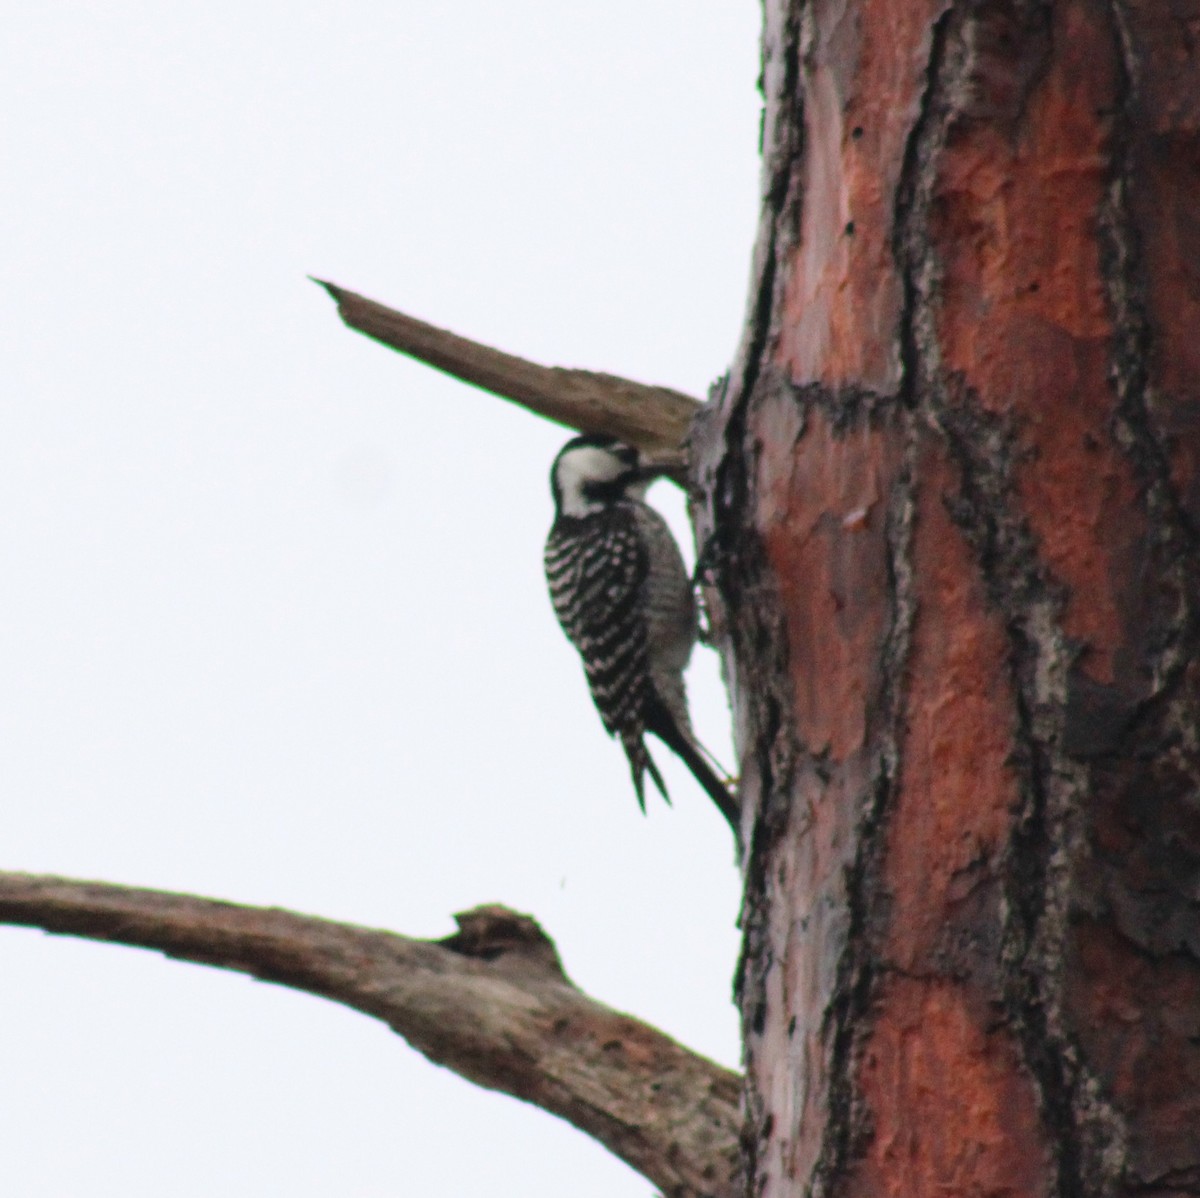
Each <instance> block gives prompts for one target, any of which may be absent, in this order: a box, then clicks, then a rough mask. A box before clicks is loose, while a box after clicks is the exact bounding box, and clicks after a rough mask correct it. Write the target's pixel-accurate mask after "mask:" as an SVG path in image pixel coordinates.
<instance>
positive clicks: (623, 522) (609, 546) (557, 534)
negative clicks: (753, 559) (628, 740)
mask: <svg viewBox="0 0 1200 1198" xmlns="http://www.w3.org/2000/svg"><path fill="white" fill-rule="evenodd" d="M545 564H546V581H547V583H548V584H549V586H550V601H551V603H552V604H553V605H554V612H555V615H557V616H558V622H559V623H560V624H561V625H562V628H563V631H564V632H565V633H566V634H567V636H568V637H569V638H570V641H571V643H572V644H573V645H574V646H575V648H576V649H578V650H579V654H580V656H581V657H582V658H583V667H584V670H585V672H586V673H587V680H588V685H589V686H590V688H591V691H592V698H593V699H594V700H595V702H596V707H597V709H598V710H599V712H600V718H601V719H602V720H603V721H604V726H605V728H607V729H608V731H609V732H610V733H612V734H614V735H622V734H623V733H626V732H628V731H629V730H630V729H631V728H633V727H635V726H636V727H637V728H638V729H639V731H640V727H641V722H642V711H643V709H644V706H645V701H646V698H647V693H646V692H647V680H648V678H649V669H648V661H647V655H648V650H647V638H646V617H645V612H644V610H643V604H642V602H641V595H642V586H643V583H644V582H645V579H646V571H647V569H648V562H647V559H646V551H645V547H644V545H643V544H642V539H641V537H640V536H639V534H638V527H637V523H636V520H635V519H634V516H633V513H632V512H631V511H629V510H628V509H627V508H625V507H623V506H616V505H614V506H612V507H608V508H605V509H604V510H602V511H599V512H596V513H593V514H591V515H588V516H584V517H581V518H578V519H572V518H569V517H563V518H560V519H559V520H557V521H555V524H554V527H553V528H552V529H551V530H550V537H549V540H547V542H546V555H545ZM622 739H624V737H623V736H622Z"/></svg>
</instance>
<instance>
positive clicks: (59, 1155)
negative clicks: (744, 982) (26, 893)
mask: <svg viewBox="0 0 1200 1198" xmlns="http://www.w3.org/2000/svg"><path fill="white" fill-rule="evenodd" d="M0 12H2V13H3V17H4V30H5V31H4V37H3V39H0V111H3V112H4V114H5V118H4V121H3V123H2V124H0V227H2V228H3V229H4V237H3V240H2V241H0V263H2V277H3V280H4V286H3V289H2V291H0V378H2V379H3V394H2V395H0V403H2V405H3V413H4V419H3V436H2V437H0V506H2V508H3V510H4V512H5V518H4V520H3V521H2V522H0V560H2V561H3V565H4V577H5V580H6V582H5V586H4V588H3V590H2V592H0V660H2V661H3V663H4V665H3V673H2V677H3V682H0V784H2V793H3V796H4V798H3V806H2V807H0V867H3V868H7V869H22V870H30V871H37V872H54V873H61V874H67V875H74V876H80V877H86V878H101V879H106V880H111V881H118V882H124V883H129V884H134V885H147V886H158V887H163V888H167V889H172V890H184V891H191V892H195V893H200V894H207V895H212V896H216V897H221V898H227V899H231V900H235V901H242V902H248V903H259V904H273V905H281V906H287V907H290V908H293V909H296V910H300V911H306V912H312V913H315V914H320V915H324V916H327V917H330V918H335V919H345V920H349V921H352V922H356V923H363V924H368V925H373V926H382V927H389V928H394V929H396V930H397V931H401V932H404V933H408V934H413V935H429V936H433V935H444V934H447V933H448V932H450V931H451V930H452V925H451V920H450V916H451V914H452V912H454V911H459V910H462V909H464V908H466V907H470V906H473V905H474V904H476V903H479V902H485V901H500V902H505V903H508V904H509V905H511V906H514V907H517V908H518V909H521V910H525V911H529V912H531V913H533V914H534V915H536V916H537V917H538V918H539V919H540V920H541V921H542V923H543V925H544V926H545V927H546V928H547V930H548V931H549V932H550V933H551V935H553V936H554V937H555V938H556V940H557V942H558V945H559V948H560V950H561V952H562V954H563V957H564V960H565V963H566V966H567V968H568V970H569V972H570V973H571V975H572V976H573V977H574V978H575V979H576V980H577V981H578V982H579V983H580V984H581V985H582V986H583V987H584V988H585V989H587V990H588V991H589V992H590V993H592V994H594V995H595V996H596V997H598V998H600V999H602V1000H604V1001H606V1002H609V1003H611V1004H613V1005H615V1006H617V1007H620V1008H623V1009H625V1010H628V1011H630V1012H631V1013H633V1014H636V1015H638V1016H640V1017H642V1018H645V1019H648V1020H650V1021H651V1022H653V1023H656V1024H657V1025H659V1026H661V1027H663V1028H664V1029H666V1030H668V1031H670V1032H671V1033H672V1034H674V1035H676V1036H678V1037H679V1038H680V1039H681V1040H683V1041H684V1042H685V1043H687V1044H689V1045H691V1046H693V1047H695V1048H697V1049H699V1050H701V1051H704V1052H707V1053H708V1054H710V1055H712V1056H714V1057H716V1058H717V1059H719V1060H722V1061H724V1062H726V1063H728V1064H736V1062H737V1055H738V1038H737V1020H736V1015H735V1012H734V1009H733V1006H732V1004H731V1000H730V989H731V980H732V976H733V969H734V963H735V958H736V953H737V946H738V939H737V932H736V929H735V926H734V925H735V919H736V914H737V904H738V880H737V876H736V873H735V871H734V868H733V863H732V847H731V843H730V839H729V835H728V832H727V831H726V829H725V827H724V824H723V821H722V820H721V819H720V817H719V816H718V815H717V814H716V812H715V811H714V810H713V809H712V807H711V805H710V804H709V801H708V800H707V798H705V796H704V795H703V794H702V792H701V791H700V790H699V788H698V787H696V786H695V785H694V783H692V782H691V780H690V778H689V777H688V776H687V774H686V772H685V771H684V770H683V769H682V767H677V766H676V765H675V763H674V762H673V761H667V760H666V758H667V757H668V756H669V755H667V754H666V753H665V751H663V752H662V753H660V754H659V757H660V760H663V761H664V764H665V772H666V774H667V778H668V783H669V784H670V786H671V788H672V793H673V795H674V797H675V806H674V809H673V810H670V809H667V808H666V807H664V806H663V805H662V804H661V803H660V802H658V801H657V800H653V801H652V803H651V807H650V815H649V818H646V819H643V818H642V817H641V815H640V814H639V813H638V811H637V806H636V803H635V800H634V796H633V791H632V787H631V785H630V782H629V778H628V772H627V768H626V764H625V760H624V756H623V754H622V753H621V751H620V749H619V748H618V747H617V746H616V744H615V743H614V742H612V741H609V740H608V739H607V738H606V737H605V736H604V735H603V733H602V730H601V728H600V724H599V721H598V718H597V716H596V714H595V712H594V709H593V708H592V706H591V702H590V700H589V699H588V696H587V693H586V689H585V686H584V682H583V677H582V672H581V670H580V667H579V664H578V660H577V659H576V658H575V657H574V655H573V652H572V651H571V650H570V649H569V647H568V646H567V645H566V642H565V641H564V640H563V638H562V635H561V633H560V632H559V630H558V628H557V626H556V625H555V623H554V619H553V616H552V615H551V612H550V607H549V603H548V600H547V598H546V595H545V589H544V583H543V580H542V575H541V547H542V542H543V539H544V537H545V533H546V530H547V528H548V525H549V521H550V517H551V503H550V498H549V492H548V487H547V481H546V474H547V470H548V467H549V463H550V460H551V458H552V457H553V455H554V453H555V451H556V450H557V448H558V446H559V444H560V443H561V442H562V441H563V440H565V438H566V436H567V435H568V434H567V433H566V432H565V431H563V430H560V429H558V428H557V427H556V426H553V425H550V424H548V423H545V422H542V421H539V420H536V419H535V418H533V417H531V416H529V415H528V414H526V413H524V412H522V411H520V410H518V409H516V408H514V407H511V406H509V405H507V404H505V403H503V402H501V401H499V400H497V399H495V398H492V397H489V396H485V395H483V394H482V393H480V392H477V391H473V390H471V389H469V388H466V387H463V386H462V385H461V384H458V383H454V382H451V381H449V380H447V379H444V378H443V377H441V376H440V375H437V374H435V373H434V372H432V371H429V370H427V369H425V368H423V367H420V366H417V365H415V364H412V363H410V362H408V361H407V360H406V359H403V358H401V357H399V356H398V355H395V354H392V353H389V352H388V351H386V350H384V349H382V348H381V347H379V346H376V345H374V344H373V343H371V342H368V341H366V340H365V339H363V338H360V337H357V336H355V335H354V334H351V333H350V332H348V331H346V330H345V329H344V328H343V327H342V325H341V324H340V322H339V321H338V320H337V318H336V316H335V314H334V309H333V305H332V304H331V302H330V301H329V300H328V299H327V298H326V297H325V295H324V293H323V292H321V291H320V290H318V289H317V288H316V287H314V286H313V285H312V284H311V283H309V282H308V281H306V279H305V275H306V274H314V275H318V276H321V277H325V278H329V279H332V280H334V281H335V282H338V283H340V284H342V285H343V286H346V287H348V288H351V289H353V290H356V291H360V292H362V293H364V294H366V295H369V296H371V297H373V298H376V299H379V300H381V301H383V302H385V303H389V304H392V305H394V306H396V307H399V308H402V309H404V310H406V311H409V312H411V313H413V314H414V315H417V316H420V317H422V318H424V319H427V320H431V321H434V322H435V323H441V324H444V325H446V326H448V327H451V328H453V329H455V330H456V331H458V332H461V333H463V334H466V335H468V336H472V337H476V338H478V339H480V340H483V341H486V342H489V343H491V344H495V345H497V346H500V347H502V348H504V349H507V350H510V351H512V352H515V353H519V354H523V355H526V356H528V357H531V358H534V359H536V360H540V361H544V362H547V363H554V364H561V365H569V366H583V367H590V368H593V369H599V370H606V371H611V372H613V373H617V374H624V375H627V376H629V377H631V378H635V379H640V380H643V381H647V382H659V383H664V384H668V385H671V386H675V387H678V388H680V389H682V390H686V391H689V392H691V393H693V394H697V395H700V394H703V392H704V389H705V387H706V386H707V384H708V382H709V381H710V380H711V379H712V378H714V377H715V376H716V375H718V374H719V373H720V372H721V371H722V370H723V369H724V367H725V365H726V364H727V362H728V360H729V359H730V357H731V356H732V354H733V351H734V347H735V344H736V341H737V337H738V332H739V328H740V324H741V319H742V313H743V308H744V302H745V288H746V280H747V275H748V267H749V256H750V246H751V239H752V235H753V228H754V222H755V219H756V209H757V201H756V195H757V171H758V163H757V155H756V145H757V134H758V113H759V100H758V96H757V93H756V91H755V79H756V76H757V70H758V64H757V52H758V23H759V12H758V7H757V5H755V4H753V3H751V0H741V2H740V3H737V4H733V3H715V2H709V3H703V4H696V3H685V2H684V0H603V2H602V3H600V2H593V3H583V4H574V5H563V4H561V3H552V2H551V0H510V2H509V3H507V4H498V3H485V2H483V0H464V2H461V3H456V4H437V3H412V2H409V3H395V2H393V3H387V4H384V3H365V2H364V3H358V4H353V5H346V4H334V3H318V2H314V0H304V2H303V3H288V4H285V3H282V2H279V0H275V2H268V0H256V2H254V3H249V4H247V3H245V2H241V3H230V2H228V0H208V2H207V3H205V4H198V3H194V2H193V3H187V4H183V5H169V4H163V3H159V4H149V3H120V2H116V0H110V2H108V3H104V4H85V3H82V2H76V3H56V2H54V0H39V2H38V3H36V4H17V3H15V2H10V3H8V4H4V5H0ZM653 498H655V499H656V500H657V501H659V502H660V505H661V506H663V507H664V509H666V510H668V512H670V513H673V519H674V522H675V524H676V528H677V530H678V531H679V532H680V533H681V535H682V536H686V535H687V530H686V525H685V524H684V522H683V520H682V501H681V500H680V498H679V497H678V495H677V494H674V493H672V492H671V490H670V488H669V487H667V486H665V485H660V486H659V487H658V488H657V489H656V491H655V492H654V496H653ZM690 548H691V547H690V543H689V544H688V545H687V549H688V551H689V552H690ZM698 658H699V660H698V661H697V662H696V664H695V666H694V668H693V670H692V674H691V686H692V697H693V707H694V709H695V717H696V722H697V724H698V727H699V729H700V731H701V735H702V737H703V738H704V739H705V740H706V741H707V742H709V743H710V746H711V747H712V748H713V749H714V750H715V751H716V752H717V753H718V756H720V757H721V758H722V759H724V760H729V758H730V751H729V745H728V731H727V726H728V717H727V712H726V708H725V698H724V694H723V692H722V690H721V687H720V684H719V680H718V673H717V667H716V662H715V659H714V658H713V656H712V655H711V654H710V653H707V652H703V651H702V652H701V653H700V654H698ZM0 963H2V964H0V977H2V978H3V979H4V980H3V983H2V985H0V1172H2V1174H3V1178H4V1180H3V1186H4V1191H5V1193H6V1194H11V1195H13V1196H14V1198H99V1196H108V1195H113V1196H116V1195H120V1196H121V1198H151V1196H153V1198H163V1196H164V1195H168V1196H170V1198H191V1196H193V1195H194V1196H197V1198H199V1196H200V1195H204V1196H205V1198H208V1196H211V1195H213V1194H222V1195H230V1196H233V1198H241V1196H242V1195H255V1196H260V1195H273V1194H287V1195H289V1196H294V1198H308V1196H310V1195H311V1196H314V1198H315V1196H317V1195H321V1196H323V1198H324V1196H328V1195H333V1194H336V1195H339V1198H384V1196H389V1198H390V1196H392V1195H401V1194H408V1193H421V1194H429V1195H463V1194H488V1195H508V1194H511V1195H518V1194H520V1195H522V1196H523V1198H528V1196H531V1195H532V1196H537V1195H542V1194H545V1195H551V1194H553V1195H561V1194H563V1193H565V1192H569V1193H571V1194H572V1195H573V1196H574V1198H592V1196H593V1195H594V1196H596V1198H599V1196H601V1195H603V1196H604V1198H622V1196H629V1198H633V1196H643V1195H646V1194H647V1193H649V1191H650V1187H649V1185H648V1183H646V1182H644V1181H642V1180H641V1179H640V1178H638V1177H637V1176H636V1175H634V1174H633V1173H632V1172H630V1171H629V1170H627V1169H626V1168H625V1167H624V1166H623V1165H621V1164H620V1163H619V1162H617V1161H615V1160H613V1159H612V1158H611V1157H609V1156H608V1155H607V1154H606V1153H605V1152H604V1150H603V1149H601V1148H599V1147H598V1146H596V1145H594V1144H593V1143H592V1142H591V1141H589V1140H588V1139H586V1138H585V1137H584V1136H582V1135H581V1134H580V1133H578V1132H576V1131H574V1130H573V1129H571V1128H569V1127H567V1126H566V1125H565V1124H560V1123H558V1122H557V1121H555V1120H553V1119H551V1118H550V1117H549V1116H547V1115H544V1114H542V1113H541V1112H538V1111H535V1110H534V1109H533V1108H531V1107H526V1106H523V1105H521V1104H519V1103H517V1102H514V1101H513V1100H511V1099H507V1098H504V1097H501V1096H499V1095H495V1094H491V1093H487V1092H484V1091H481V1090H477V1089H475V1088H473V1087H471V1086H470V1085H468V1084H467V1083H466V1082H463V1081H460V1080H459V1079H458V1078H456V1077H454V1076H453V1075H451V1074H449V1073H447V1072H445V1071H443V1070H439V1069H436V1068H434V1067H433V1066H431V1065H429V1064H428V1063H427V1062H426V1061H424V1060H423V1059H422V1058H421V1057H419V1056H417V1055H416V1054H415V1053H414V1052H413V1051H412V1050H411V1049H409V1048H408V1047H407V1046H406V1045H405V1044H404V1043H403V1042H402V1041H400V1040H399V1039H398V1038H397V1037H395V1036H394V1035H392V1034H391V1033H390V1032H388V1031H387V1030H386V1029H385V1028H384V1027H383V1026H382V1025H381V1024H377V1023H375V1022H373V1021H371V1020H369V1019H367V1018H366V1017H364V1016H361V1015H357V1014H354V1013H352V1012H349V1011H346V1010H344V1009H342V1008H340V1007H337V1006H334V1005H332V1004H330V1003H327V1002H322V1001H320V1000H318V999H314V998H309V997H306V996H303V995H299V994H296V993H292V992H289V991H285V990H281V989H276V988H269V987H265V986H261V985H258V984H256V983H253V982H251V981H249V980H247V979H245V978H242V977H238V976H235V975H232V974H223V973H220V972H218V971H215V970H207V969H202V968H198V967H195V966H188V965H182V964H178V963H174V962H168V961H165V960H163V959H162V958H159V957H157V956H153V955H151V954H148V953H144V952H137V951H134V950H129V949H121V948H114V947H108V946H102V945H95V944H89V943H84V942H75V941H70V940H64V939H57V938H50V937H46V936H43V935H41V934H40V933H36V932H30V931H22V930H12V929H3V930H0ZM568 1187H569V1188H568Z"/></svg>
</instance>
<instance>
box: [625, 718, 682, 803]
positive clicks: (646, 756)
mask: <svg viewBox="0 0 1200 1198" xmlns="http://www.w3.org/2000/svg"><path fill="white" fill-rule="evenodd" d="M621 744H622V745H623V746H624V748H625V756H626V757H628V758H629V772H630V773H631V774H632V775H633V788H634V790H636V791H637V801H638V806H639V807H640V808H641V809H642V814H643V815H645V814H646V774H647V773H648V774H649V775H650V777H651V778H652V779H653V780H654V785H655V786H656V787H658V793H659V794H660V795H662V797H663V798H664V799H666V801H667V806H668V807H669V806H670V805H671V796H670V795H669V794H667V787H666V783H664V782H663V780H662V774H660V773H659V772H658V766H656V765H655V764H654V758H653V757H651V756H650V750H649V749H647V748H646V742H645V741H644V740H643V739H642V737H641V735H640V734H639V735H638V736H636V737H633V736H630V737H628V738H626V737H624V736H623V737H621Z"/></svg>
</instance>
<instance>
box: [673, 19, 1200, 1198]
mask: <svg viewBox="0 0 1200 1198" xmlns="http://www.w3.org/2000/svg"><path fill="white" fill-rule="evenodd" d="M1198 47H1200V7H1198V6H1197V5H1196V4H1195V3H1191V4H1187V3H1183V2H1181V0H1177V2H1176V3H1170V2H1169V0H1145V2H1139V3H1138V4H1136V5H1133V4H1121V3H1100V0H1064V2H1063V3H1059V4H1055V5H1034V4H1030V3H1021V2H1016V0H1010V2H1007V3H1001V2H999V0H974V2H972V3H967V2H965V0H960V2H958V3H921V4H916V5H914V4H911V3H908V2H907V0H842V2H840V3H820V2H819V3H815V4H803V5H802V4H800V3H799V2H798V0H791V2H789V0H768V3H767V5H766V35H765V50H766V68H765V71H764V91H765V96H766V106H767V107H766V119H765V124H764V155H765V170H764V180H765V201H766V202H765V211H764V218H763V223H762V226H761V228H760V234H759V241H758V246H757V249H756V255H755V264H756V272H757V289H758V290H757V299H756V302H755V303H754V305H753V307H752V313H751V321H750V325H749V328H748V330H747V334H746V338H745V341H744V344H743V347H742V350H741V353H740V355H739V359H738V362H737V364H736V366H735V369H734V370H733V372H732V373H731V376H730V378H729V380H728V382H727V384H726V385H725V387H724V388H723V389H722V392H721V394H720V395H719V396H718V397H717V400H718V402H717V403H716V405H715V409H714V411H713V412H711V413H709V414H708V415H707V416H706V419H705V421H704V423H703V424H702V426H701V428H700V430H699V431H698V434H697V436H696V438H695V446H694V448H695V454H694V457H695V462H694V480H695V483H696V495H697V521H698V527H699V530H700V533H701V537H702V539H703V540H704V541H706V542H707V543H708V545H709V553H708V557H709V558H710V559H711V560H712V562H713V563H714V568H713V580H714V582H715V583H716V591H717V594H716V595H715V596H714V600H713V602H714V607H715V608H716V626H717V627H718V629H719V630H720V631H721V633H722V635H723V637H724V648H725V650H726V654H727V661H728V663H729V676H730V680H731V683H732V687H733V692H734V701H735V711H736V716H737V721H738V732H739V736H740V738H741V744H742V745H743V746H744V760H743V769H742V776H743V789H742V798H743V802H744V803H745V804H746V808H747V810H746V814H745V828H746V831H747V833H748V858H747V899H746V912H745V923H746V928H747V944H746V953H745V957H744V964H743V972H742V978H741V989H740V994H741V1002H742V1006H743V1011H744V1015H745V1025H746V1038H747V1053H748V1095H747V1099H748V1110H749V1114H750V1119H751V1125H750V1127H749V1129H748V1133H747V1139H748V1144H749V1148H750V1152H751V1160H750V1173H751V1176H752V1177H753V1180H754V1184H755V1189H756V1192H758V1193H762V1194H766V1195H771V1196H772V1198H775V1196H782V1195H792V1194H807V1193H810V1192H816V1193H820V1194H824V1195H867V1194H879V1193H886V1194H894V1195H913V1196H916V1195H922V1196H925V1195H929V1194H934V1193H945V1194H955V1195H957V1194H979V1195H984V1194H1005V1195H1042V1194H1063V1195H1084V1194H1087V1195H1093V1194H1133V1193H1139V1194H1145V1193H1153V1194H1168V1193H1169V1194H1184V1193H1200V1130H1198V1129H1200V1014H1198V1012H1200V908H1198V907H1197V905H1196V902H1195V896H1196V893H1197V890H1196V887H1197V884H1198V883H1200V663H1198V661H1197V649H1198V646H1200V635H1198V632H1200V575H1198V571H1197V563H1198V562H1200V536H1198V532H1197V523H1196V521H1197V517H1198V516H1200V350H1198V349H1197V348H1196V347H1197V345H1198V344H1200V338H1198V337H1197V329H1198V328H1200V204H1198V203H1197V201H1196V197H1197V196H1198V195H1200V186H1197V184H1200V50H1198Z"/></svg>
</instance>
